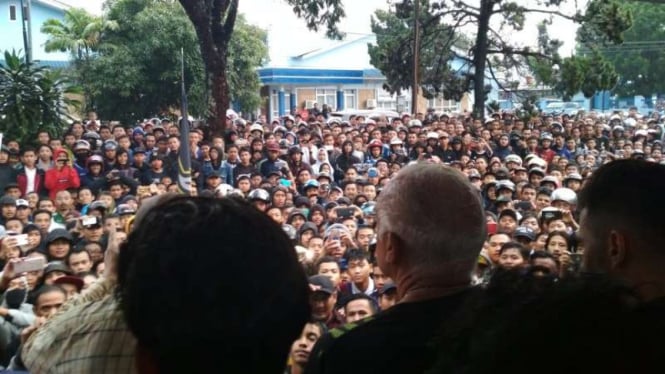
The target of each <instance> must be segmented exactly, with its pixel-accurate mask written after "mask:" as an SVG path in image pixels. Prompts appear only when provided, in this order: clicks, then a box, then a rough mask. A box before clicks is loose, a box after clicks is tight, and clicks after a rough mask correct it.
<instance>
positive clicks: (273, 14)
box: [60, 0, 587, 55]
mask: <svg viewBox="0 0 665 374" xmlns="http://www.w3.org/2000/svg"><path fill="white" fill-rule="evenodd" d="M60 1H62V2H66V3H69V4H72V5H74V6H79V7H83V8H85V9H87V10H88V11H90V12H94V13H97V14H100V13H101V8H102V3H103V0H60ZM393 1H394V0H393ZM475 1H477V0H475ZM524 1H525V3H527V4H529V3H530V2H529V1H528V0H524ZM342 2H343V3H344V7H345V9H346V14H347V17H346V19H344V20H343V21H342V23H341V25H340V28H341V30H342V31H344V32H347V34H348V35H349V37H353V36H354V35H356V34H368V33H370V32H371V30H370V24H369V23H370V22H369V20H370V15H371V14H372V13H373V12H374V10H376V9H378V8H384V9H386V8H387V7H388V1H387V0H342ZM470 2H474V0H470ZM531 2H532V1H531ZM586 2H587V0H577V1H570V2H568V4H569V7H572V5H573V4H575V3H577V5H578V6H579V7H582V6H584V4H586ZM570 9H572V8H570ZM570 9H564V10H570ZM240 11H241V12H242V13H244V14H245V16H246V18H247V19H248V20H249V22H250V23H253V24H256V25H259V26H261V27H262V28H265V29H268V30H270V32H271V33H272V35H271V37H272V38H279V39H282V38H294V40H293V41H294V42H298V41H299V39H300V38H306V39H310V40H311V39H313V38H321V37H322V35H316V34H314V33H312V32H311V31H308V30H307V29H306V28H305V26H304V22H303V21H302V20H300V19H298V18H297V17H296V16H295V15H294V14H293V12H292V11H291V8H290V7H289V6H288V5H286V2H285V1H283V0H240ZM542 19H543V17H541V16H539V17H531V18H530V19H529V20H528V21H527V25H526V26H525V30H524V31H523V32H521V33H519V34H516V35H512V36H511V39H512V40H513V41H517V42H519V43H521V44H524V45H535V42H536V37H537V33H536V30H535V25H536V24H537V23H538V22H540V21H541V20H542ZM575 30H576V28H575V27H574V25H573V24H572V23H569V22H566V21H558V22H557V21H555V23H554V25H553V26H552V27H551V28H550V34H551V35H552V36H553V37H556V38H558V39H561V40H562V41H563V42H564V47H563V48H562V50H561V52H562V54H564V55H567V54H569V53H570V51H571V50H572V49H573V48H574V40H575ZM294 36H296V37H294Z"/></svg>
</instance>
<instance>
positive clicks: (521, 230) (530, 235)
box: [513, 226, 536, 241]
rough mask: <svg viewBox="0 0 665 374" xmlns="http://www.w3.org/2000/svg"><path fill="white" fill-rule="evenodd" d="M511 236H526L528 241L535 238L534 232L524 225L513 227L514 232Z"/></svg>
mask: <svg viewBox="0 0 665 374" xmlns="http://www.w3.org/2000/svg"><path fill="white" fill-rule="evenodd" d="M513 236H514V237H515V238H526V239H529V240H530V241H534V240H536V233H535V232H534V231H533V230H531V229H530V228H528V227H526V226H520V227H518V228H517V229H515V234H513Z"/></svg>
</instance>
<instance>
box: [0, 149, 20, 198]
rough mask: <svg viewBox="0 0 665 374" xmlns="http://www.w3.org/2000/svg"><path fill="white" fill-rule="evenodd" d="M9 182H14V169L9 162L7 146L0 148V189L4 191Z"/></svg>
mask: <svg viewBox="0 0 665 374" xmlns="http://www.w3.org/2000/svg"><path fill="white" fill-rule="evenodd" d="M9 183H16V169H14V168H13V167H12V166H11V165H10V164H9V148H7V147H6V146H4V145H3V146H2V149H0V191H4V190H5V187H6V186H7V184H9Z"/></svg>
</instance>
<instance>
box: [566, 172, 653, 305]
mask: <svg viewBox="0 0 665 374" xmlns="http://www.w3.org/2000/svg"><path fill="white" fill-rule="evenodd" d="M664 191H665V165H659V164H656V163H652V162H646V161H641V160H620V161H614V162H610V163H608V164H605V165H603V166H602V167H600V168H599V169H598V170H597V171H596V172H594V173H593V175H592V176H591V178H590V179H589V180H588V182H587V183H586V184H585V186H584V188H583V189H582V191H581V192H580V194H579V199H578V201H579V203H578V208H579V209H580V212H581V221H580V232H579V234H580V237H581V240H582V242H583V244H584V248H585V252H584V267H585V269H586V270H587V271H590V272H602V273H607V274H610V275H611V276H612V277H615V278H617V279H622V280H625V281H626V282H628V283H629V284H630V285H632V286H633V287H635V288H636V289H637V291H638V292H639V293H640V294H641V295H642V296H643V297H645V298H647V299H656V298H662V297H665V271H663V268H665V247H664V243H665V192H664Z"/></svg>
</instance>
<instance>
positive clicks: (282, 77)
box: [258, 68, 384, 85]
mask: <svg viewBox="0 0 665 374" xmlns="http://www.w3.org/2000/svg"><path fill="white" fill-rule="evenodd" d="M258 72H259V78H260V79H261V83H262V84H264V85H274V84H363V83H366V82H367V81H368V80H373V81H376V80H377V79H384V77H383V75H382V74H381V72H380V71H378V70H377V69H357V70H353V69H306V68H261V69H258Z"/></svg>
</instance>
